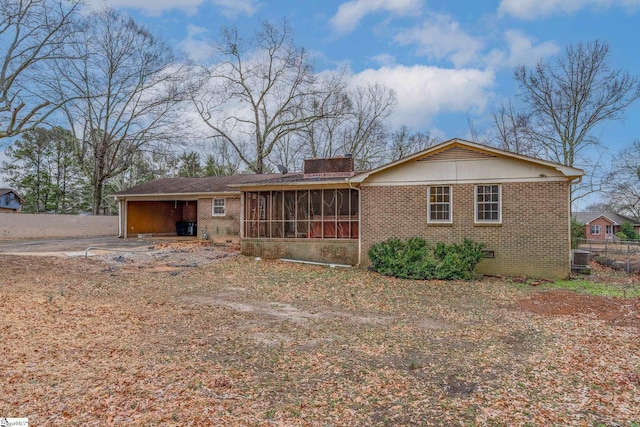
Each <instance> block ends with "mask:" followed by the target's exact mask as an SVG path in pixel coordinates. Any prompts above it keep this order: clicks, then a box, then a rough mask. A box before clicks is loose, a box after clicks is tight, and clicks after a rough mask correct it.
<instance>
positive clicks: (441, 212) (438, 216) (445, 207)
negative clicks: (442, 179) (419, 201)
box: [427, 186, 451, 223]
mask: <svg viewBox="0 0 640 427" xmlns="http://www.w3.org/2000/svg"><path fill="white" fill-rule="evenodd" d="M427 197H428V199H429V202H428V205H427V211H428V212H427V218H428V222H445V223H447V222H451V187H449V186H437V187H429V194H428V195H427Z"/></svg>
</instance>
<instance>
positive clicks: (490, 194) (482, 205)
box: [475, 184, 502, 223]
mask: <svg viewBox="0 0 640 427" xmlns="http://www.w3.org/2000/svg"><path fill="white" fill-rule="evenodd" d="M475 208H476V222H495V223H499V222H501V221H502V218H501V214H500V212H501V201H500V186H499V185H498V184H491V185H476V205H475Z"/></svg>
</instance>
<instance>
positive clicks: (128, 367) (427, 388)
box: [0, 246, 640, 426]
mask: <svg viewBox="0 0 640 427" xmlns="http://www.w3.org/2000/svg"><path fill="white" fill-rule="evenodd" d="M178 249H179V250H178V251H176V248H174V247H170V246H169V247H164V248H161V249H159V250H158V252H157V253H155V254H153V255H152V254H146V255H144V256H143V255H142V254H138V255H136V256H137V257H140V258H136V256H134V255H131V256H129V255H128V256H127V257H125V258H124V259H125V261H126V262H122V260H118V261H115V262H114V261H113V260H110V259H58V258H55V259H54V258H31V257H30V258H20V257H3V258H2V259H3V261H5V272H6V274H7V275H8V276H7V277H12V280H11V281H10V282H5V283H3V285H2V286H0V311H1V312H2V316H0V334H2V335H1V336H2V344H3V358H2V360H0V369H1V372H2V373H3V394H2V396H0V416H5V415H9V416H21V417H22V416H24V417H29V420H30V421H31V422H32V423H33V424H34V425H63V424H75V425H118V424H128V425H158V424H166V425H273V424H276V425H287V426H298V425H299V426H306V425H323V424H331V425H526V424H527V423H528V424H532V425H576V426H582V425H591V424H598V423H600V424H604V425H629V426H630V425H632V424H631V423H632V422H639V420H640V413H639V411H640V410H639V408H640V397H639V396H640V393H639V392H640V339H638V338H639V337H638V331H639V329H638V328H637V327H636V326H637V323H633V321H632V318H633V316H634V315H637V313H638V311H637V304H636V303H635V302H633V303H631V302H630V301H629V300H620V299H597V298H586V297H585V296H582V295H577V294H574V293H571V292H558V291H554V292H539V288H531V287H525V286H517V285H511V284H509V283H507V282H506V281H505V280H499V279H486V280H484V281H481V282H477V283H468V282H414V281H403V280H397V279H392V278H385V277H381V276H379V275H376V274H373V273H369V272H365V271H360V270H356V269H347V270H343V269H329V268H324V267H315V266H306V265H298V264H286V263H281V262H275V261H262V262H255V261H254V260H251V259H247V258H242V257H235V256H228V255H223V254H224V253H227V254H228V252H223V253H219V252H217V249H215V248H213V249H212V248H210V247H206V246H202V247H200V248H198V247H196V248H193V247H189V248H188V249H187V248H178ZM112 256H113V257H115V256H118V255H115V254H114V255H112ZM207 260H208V261H207ZM205 261H207V262H205ZM209 261H210V262H209ZM168 263H173V264H176V265H181V266H188V267H179V268H180V269H181V270H180V271H181V274H180V275H172V274H170V271H165V270H162V269H157V268H154V267H158V265H165V266H166V265H167V264H168ZM105 265H116V266H119V267H118V268H116V269H112V270H110V271H103V270H104V269H105ZM132 271H135V274H131V272H132ZM634 304H635V305H634ZM634 307H635V308H634ZM616 310H617V311H616ZM634 310H635V311H634ZM615 313H618V314H619V315H618V317H617V318H616V317H615V316H613V314H615ZM634 313H635V314H634ZM612 316H613V317H612ZM620 319H624V320H625V321H624V322H620V321H619V320H620ZM616 320H618V321H616Z"/></svg>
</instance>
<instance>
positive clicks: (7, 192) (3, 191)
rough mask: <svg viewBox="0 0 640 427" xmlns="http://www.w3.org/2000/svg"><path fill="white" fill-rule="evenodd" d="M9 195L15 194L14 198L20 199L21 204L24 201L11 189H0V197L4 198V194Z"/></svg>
mask: <svg viewBox="0 0 640 427" xmlns="http://www.w3.org/2000/svg"><path fill="white" fill-rule="evenodd" d="M9 193H13V194H15V195H16V197H17V198H18V199H20V201H21V202H22V203H24V199H23V198H22V196H20V194H18V192H17V191H16V190H14V189H13V188H0V196H4V195H5V194H9Z"/></svg>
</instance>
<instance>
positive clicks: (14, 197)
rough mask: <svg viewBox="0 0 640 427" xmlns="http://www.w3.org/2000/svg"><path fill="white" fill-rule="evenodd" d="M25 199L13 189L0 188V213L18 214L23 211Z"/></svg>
mask: <svg viewBox="0 0 640 427" xmlns="http://www.w3.org/2000/svg"><path fill="white" fill-rule="evenodd" d="M23 204H24V199H23V198H22V197H20V195H19V194H18V193H17V192H16V191H15V190H12V189H11V188H0V213H3V212H4V213H6V212H9V213H17V212H20V211H21V210H22V205H23Z"/></svg>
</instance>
